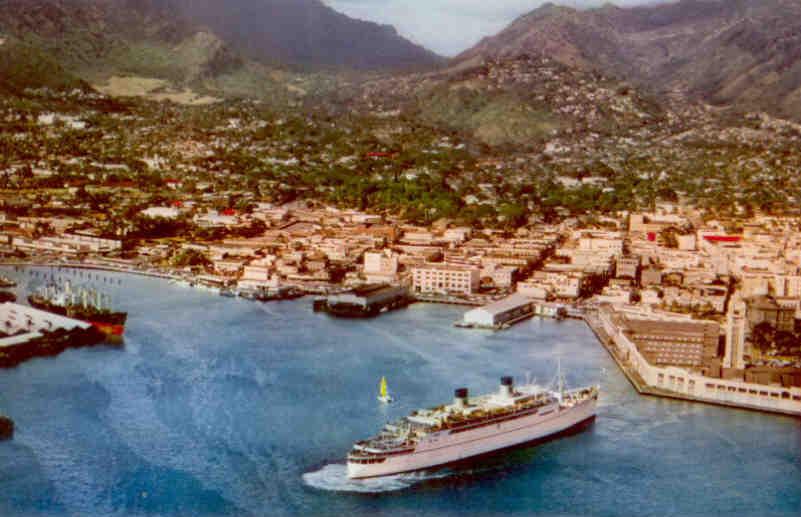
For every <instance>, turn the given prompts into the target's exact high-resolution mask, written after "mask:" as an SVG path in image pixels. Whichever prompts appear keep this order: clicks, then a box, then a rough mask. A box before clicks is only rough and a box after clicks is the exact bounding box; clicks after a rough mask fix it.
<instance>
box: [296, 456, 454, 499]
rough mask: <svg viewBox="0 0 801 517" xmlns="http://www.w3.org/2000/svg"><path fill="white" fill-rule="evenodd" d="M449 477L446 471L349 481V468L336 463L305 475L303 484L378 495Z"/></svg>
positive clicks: (332, 490) (321, 488)
mask: <svg viewBox="0 0 801 517" xmlns="http://www.w3.org/2000/svg"><path fill="white" fill-rule="evenodd" d="M447 475H448V473H447V472H446V471H438V472H414V473H410V474H398V475H395V476H383V477H380V478H371V479H349V478H348V468H347V466H346V465H345V464H342V463H334V464H329V465H325V466H324V467H323V468H321V469H320V470H316V471H314V472H308V473H306V474H303V482H304V483H306V485H308V486H310V487H312V488H316V489H318V490H327V491H331V492H355V493H363V494H377V493H381V492H395V491H398V490H404V489H406V488H409V487H411V486H413V485H415V484H417V483H420V482H423V481H428V480H431V479H439V478H443V477H446V476H447Z"/></svg>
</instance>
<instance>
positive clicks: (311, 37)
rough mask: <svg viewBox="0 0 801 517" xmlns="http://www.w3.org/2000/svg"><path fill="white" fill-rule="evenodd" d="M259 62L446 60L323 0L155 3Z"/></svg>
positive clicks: (411, 64)
mask: <svg viewBox="0 0 801 517" xmlns="http://www.w3.org/2000/svg"><path fill="white" fill-rule="evenodd" d="M153 1H154V2H158V3H160V5H162V6H165V7H168V8H170V9H174V10H176V11H177V12H180V13H181V14H182V15H184V16H186V17H187V18H188V19H190V20H193V21H195V22H197V23H202V24H203V25H206V26H208V27H210V28H211V29H212V30H214V31H215V32H217V33H218V34H219V35H220V36H222V37H223V38H224V39H225V40H226V41H229V42H231V43H232V44H234V45H235V46H236V47H237V48H239V49H241V50H243V51H244V52H245V53H246V54H247V55H248V56H250V57H251V58H253V59H258V60H262V61H264V60H277V61H280V62H283V63H292V64H297V65H305V66H312V67H319V66H327V67H332V66H334V67H348V68H355V69H382V68H419V67H431V66H434V65H437V64H439V63H441V62H442V59H441V58H439V57H438V56H436V55H435V54H433V53H432V52H430V51H428V50H426V49H424V48H422V47H420V46H418V45H415V44H414V43H412V42H410V41H408V40H406V39H405V38H403V37H401V36H400V35H398V33H397V32H396V31H395V29H394V28H393V27H391V26H388V25H379V24H376V23H372V22H367V21H362V20H355V19H353V18H349V17H348V16H345V15H344V14H341V13H339V12H337V11H335V10H333V9H331V8H330V7H328V6H326V5H325V4H323V3H322V2H321V1H320V0H227V1H225V2H221V1H219V0H153Z"/></svg>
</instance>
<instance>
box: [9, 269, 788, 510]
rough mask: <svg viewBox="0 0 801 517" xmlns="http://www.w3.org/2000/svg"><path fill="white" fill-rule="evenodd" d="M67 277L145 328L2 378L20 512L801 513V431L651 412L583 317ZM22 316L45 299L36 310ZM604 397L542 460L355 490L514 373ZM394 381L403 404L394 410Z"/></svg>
mask: <svg viewBox="0 0 801 517" xmlns="http://www.w3.org/2000/svg"><path fill="white" fill-rule="evenodd" d="M4 272H5V273H6V274H8V275H9V276H10V277H12V278H14V279H16V280H18V281H19V282H20V285H19V287H18V288H17V292H18V294H19V295H23V294H24V293H25V292H26V290H27V289H29V288H33V287H36V286H37V285H41V283H42V282H44V281H46V280H48V279H50V278H51V277H56V278H64V279H67V278H69V279H72V280H73V282H74V283H75V284H77V285H94V286H96V287H98V288H99V289H101V290H103V291H105V292H107V293H109V294H111V295H112V298H113V300H114V304H115V306H116V308H119V309H122V310H127V311H128V312H129V318H128V325H127V328H126V335H125V343H124V344H123V345H122V346H117V347H97V348H90V349H80V350H68V351H66V352H65V353H63V354H62V355H60V356H58V357H55V358H47V359H36V360H33V361H30V362H28V363H25V364H23V365H21V366H19V367H17V368H14V369H10V370H0V414H7V415H8V416H10V417H12V418H13V419H14V420H15V422H16V435H15V438H14V440H12V441H10V442H4V443H0V516H3V517H37V516H119V517H125V516H137V517H138V516H159V517H162V516H163V517H172V516H254V517H260V516H309V515H312V516H313V515H322V516H340V515H350V516H362V515H387V516H393V517H397V516H407V515H408V516H412V515H426V516H468V515H481V516H484V515H552V516H573V515H575V516H579V515H589V516H618V515H620V516H630V515H636V516H660V517H664V516H706V515H729V516H753V517H769V516H786V517H798V516H799V515H801V421H799V420H798V419H794V418H790V417H783V416H775V415H769V414H761V413H756V412H749V411H742V410H735V409H727V408H721V407H715V406H709V405H703V404H696V403H690V402H681V401H673V400H664V399H657V398H650V397H640V396H638V395H637V394H636V392H635V391H634V390H633V388H632V387H631V386H630V385H629V384H628V382H627V381H626V379H625V377H624V376H623V375H622V374H621V373H620V372H619V371H618V370H617V369H616V367H615V365H614V363H613V362H612V360H611V359H610V358H609V357H608V356H607V355H606V352H605V351H604V349H603V348H602V347H601V346H600V345H599V344H598V343H597V342H596V340H595V337H594V336H593V334H592V332H591V331H590V330H589V329H588V328H587V327H586V326H585V325H584V323H582V322H580V321H562V322H557V321H553V320H543V319H532V320H528V321H525V322H522V323H520V324H519V325H517V326H515V327H513V328H512V329H510V330H507V331H503V332H489V331H470V330H463V329H457V328H454V327H453V326H452V322H453V321H454V320H456V319H458V317H459V316H460V315H461V313H462V312H464V310H465V309H464V308H460V307H454V306H444V305H426V304H416V305H413V306H410V307H408V308H406V309H401V310H398V311H394V312H390V313H387V314H384V315H382V316H380V317H378V318H375V319H370V320H355V321H354V320H343V319H335V318H332V317H330V316H328V315H325V314H322V313H313V312H312V309H311V300H310V299H300V300H293V301H286V302H271V303H258V302H252V301H247V300H242V299H235V298H227V297H222V296H216V295H214V294H212V293H209V292H206V291H199V290H194V289H192V288H188V287H180V286H176V285H172V284H169V283H167V282H165V281H162V280H157V279H152V278H142V277H135V276H127V275H115V274H112V273H102V272H81V273H80V274H79V273H76V272H68V271H58V270H55V269H44V268H39V269H34V270H25V269H19V270H13V269H8V270H5V271H4ZM21 299H24V298H22V297H21ZM557 360H561V364H562V367H563V369H564V370H565V372H566V377H567V381H568V384H569V385H574V386H575V385H584V384H590V383H597V382H600V383H601V385H602V395H601V399H600V402H599V409H598V417H597V420H596V422H595V423H594V424H593V425H592V426H591V427H589V428H588V429H587V430H585V431H583V432H581V433H579V434H577V435H574V436H569V437H566V438H562V439H560V440H556V441H551V442H548V443H545V444H542V445H539V446H537V447H534V448H528V449H521V450H517V451H514V452H511V453H506V454H499V455H496V456H493V457H491V458H487V459H484V460H482V461H479V462H473V463H470V464H465V465H460V466H458V467H454V468H450V469H444V470H439V471H435V472H428V473H421V474H413V475H405V476H396V477H392V478H388V479H379V480H370V481H362V482H357V481H348V480H347V479H346V477H345V465H344V458H345V455H346V453H347V451H348V450H349V448H350V446H351V444H352V443H353V442H354V441H355V440H358V439H361V438H365V437H367V436H369V435H371V434H373V433H374V432H376V431H377V430H378V429H379V428H380V427H381V426H382V425H383V424H384V423H385V422H386V421H388V420H391V419H395V418H398V417H400V416H403V415H405V414H408V412H409V411H411V410H413V409H415V408H418V407H425V406H433V405H437V404H440V403H442V402H446V401H449V400H450V398H451V396H452V393H453V389H454V388H456V387H461V386H466V387H469V388H470V390H471V392H472V393H482V392H487V391H492V390H495V389H496V386H497V384H498V379H499V377H501V376H502V375H506V374H511V375H515V376H516V378H517V380H518V382H522V381H524V380H525V379H526V377H529V378H531V379H536V380H537V381H539V382H541V383H548V382H550V381H551V379H552V378H553V375H554V373H555V369H556V364H557ZM382 376H386V378H387V381H388V384H389V389H390V392H391V393H392V395H393V396H394V398H395V399H396V402H395V403H394V404H391V405H388V406H384V405H381V404H380V403H378V401H377V400H376V395H377V391H378V383H379V380H380V378H381V377H382Z"/></svg>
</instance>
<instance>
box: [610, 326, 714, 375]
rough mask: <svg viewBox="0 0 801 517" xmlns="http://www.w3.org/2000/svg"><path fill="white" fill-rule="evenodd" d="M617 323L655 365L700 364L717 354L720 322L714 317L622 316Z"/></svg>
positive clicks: (687, 365) (688, 365) (695, 366)
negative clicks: (659, 317)
mask: <svg viewBox="0 0 801 517" xmlns="http://www.w3.org/2000/svg"><path fill="white" fill-rule="evenodd" d="M619 324H620V325H621V326H622V328H623V332H624V334H625V335H626V336H627V337H628V338H629V339H630V340H631V341H632V342H633V343H634V344H635V345H636V346H637V348H638V350H639V351H640V353H641V354H642V355H643V357H645V359H646V360H647V361H648V362H649V363H651V364H653V365H656V366H667V365H670V366H684V367H694V368H700V367H702V366H704V365H705V364H708V363H709V362H710V360H714V359H715V358H716V357H717V355H718V341H719V336H720V325H718V324H717V323H715V322H714V321H697V320H691V319H684V320H679V319H671V320H666V319H657V318H645V317H643V318H632V317H625V316H621V318H620V320H619Z"/></svg>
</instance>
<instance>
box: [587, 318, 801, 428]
mask: <svg viewBox="0 0 801 517" xmlns="http://www.w3.org/2000/svg"><path fill="white" fill-rule="evenodd" d="M632 310H633V309H632ZM630 313H631V311H630V310H625V309H620V308H617V309H612V308H610V307H601V309H600V310H599V311H598V312H597V314H596V315H593V316H591V317H589V318H588V321H590V322H592V324H593V326H594V327H595V328H596V329H597V331H598V332H601V333H602V334H603V335H604V336H608V340H609V341H608V342H606V343H607V344H608V345H609V346H610V347H611V351H612V353H613V356H614V357H615V358H616V359H617V360H618V361H620V362H621V363H622V365H623V366H625V368H626V370H624V371H626V372H627V373H629V372H630V373H629V374H630V375H633V376H634V377H632V378H633V379H634V382H635V384H636V385H637V386H638V389H639V390H640V391H642V392H645V393H651V394H655V395H669V396H675V397H681V398H686V399H690V400H697V401H703V402H710V403H713V404H722V405H727V406H735V407H744V408H751V409H759V410H763V411H774V412H779V413H786V414H791V415H796V416H801V387H798V386H790V385H782V384H779V383H774V384H769V385H765V384H755V383H753V382H748V381H747V380H740V379H720V378H715V377H709V376H705V375H704V374H703V372H702V371H697V370H693V371H689V370H688V369H686V368H683V367H677V366H658V365H654V364H652V363H651V362H649V361H648V360H647V359H646V357H645V356H644V355H643V354H642V353H641V352H640V350H639V348H638V347H637V345H636V344H635V343H634V342H633V341H632V340H631V339H630V338H629V337H628V335H627V333H626V328H625V327H624V326H621V325H619V321H620V317H621V316H622V315H624V314H630ZM634 316H636V317H644V316H643V315H642V313H639V314H634ZM646 316H647V317H652V314H646ZM672 319H679V318H672Z"/></svg>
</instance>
